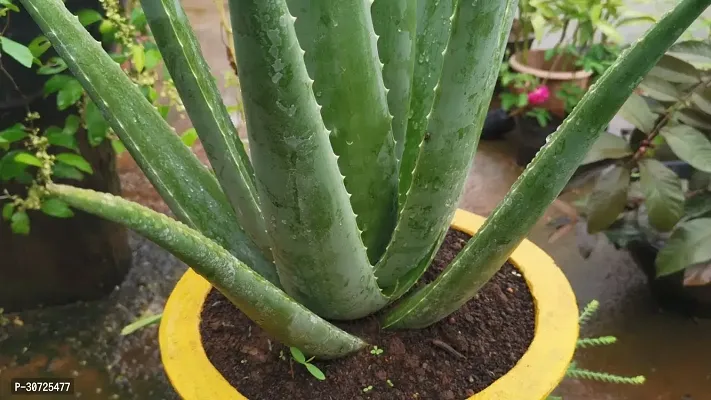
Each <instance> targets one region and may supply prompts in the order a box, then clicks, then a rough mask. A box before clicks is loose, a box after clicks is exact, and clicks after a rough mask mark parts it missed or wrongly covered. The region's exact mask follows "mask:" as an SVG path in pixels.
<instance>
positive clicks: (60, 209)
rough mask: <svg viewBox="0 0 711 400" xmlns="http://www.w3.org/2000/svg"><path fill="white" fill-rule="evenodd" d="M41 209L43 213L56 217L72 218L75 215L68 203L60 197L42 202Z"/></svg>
mask: <svg viewBox="0 0 711 400" xmlns="http://www.w3.org/2000/svg"><path fill="white" fill-rule="evenodd" d="M41 210H42V212H43V213H45V214H47V215H49V216H52V217H56V218H71V217H73V216H74V213H73V212H72V210H71V209H70V208H69V206H68V205H67V203H65V202H63V201H61V200H59V199H48V200H46V201H45V202H44V203H42V206H41Z"/></svg>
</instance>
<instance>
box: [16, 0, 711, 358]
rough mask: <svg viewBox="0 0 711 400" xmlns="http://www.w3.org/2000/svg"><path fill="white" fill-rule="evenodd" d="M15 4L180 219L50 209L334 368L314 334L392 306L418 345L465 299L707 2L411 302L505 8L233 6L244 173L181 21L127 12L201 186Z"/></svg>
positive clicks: (408, 0)
mask: <svg viewBox="0 0 711 400" xmlns="http://www.w3.org/2000/svg"><path fill="white" fill-rule="evenodd" d="M22 3H23V5H24V6H25V7H26V8H27V9H28V10H29V12H30V14H31V15H32V16H33V18H34V20H35V21H36V22H37V23H38V25H39V26H40V27H41V28H42V29H43V31H44V32H45V35H46V36H47V38H48V39H49V40H50V41H51V42H52V45H53V46H54V47H55V48H56V49H57V51H58V52H59V53H60V55H61V56H62V57H63V58H64V59H65V60H66V62H67V65H69V67H70V69H71V71H72V72H73V74H74V75H75V76H76V78H77V79H78V80H79V81H80V82H81V83H82V85H83V87H84V88H85V89H86V91H87V92H88V93H89V95H90V96H91V98H92V100H93V101H94V102H95V103H96V104H97V106H98V107H99V108H100V109H101V111H102V113H103V115H104V116H105V117H106V119H107V121H108V122H109V124H110V125H111V127H112V128H113V130H114V131H115V132H116V134H117V135H118V136H119V137H120V139H121V141H122V142H123V144H124V145H125V147H126V149H127V150H128V151H129V152H130V154H131V155H132V156H133V158H134V159H135V160H136V161H137V163H138V165H139V166H140V168H141V169H142V170H143V172H144V173H145V175H146V176H147V177H148V179H149V180H150V181H151V182H152V184H153V185H154V186H155V187H156V189H157V190H158V192H159V193H160V194H161V196H162V197H163V199H164V200H165V201H166V203H167V204H168V206H169V207H170V208H171V210H172V212H173V214H174V215H175V219H174V218H170V217H168V216H165V215H162V214H158V213H155V212H153V211H151V210H149V209H147V208H145V207H142V206H140V205H138V204H135V203H131V202H129V201H126V200H124V199H121V198H119V197H114V196H110V195H107V194H102V193H96V192H92V191H87V190H83V189H79V188H76V187H71V186H64V185H57V184H49V185H47V187H46V195H47V196H49V197H52V198H56V199H57V200H59V201H62V202H65V203H67V204H68V205H70V206H71V207H74V208H77V209H80V210H83V211H86V212H89V213H92V214H96V215H98V216H101V217H103V218H106V219H109V220H112V221H116V222H118V223H121V224H124V225H126V226H128V227H129V228H131V229H133V230H135V231H137V232H138V233H140V234H142V235H145V236H146V237H147V238H149V239H150V240H152V241H154V242H156V243H158V244H159V245H161V246H162V247H164V248H165V249H167V250H168V251H170V252H172V253H173V254H174V255H175V256H177V257H178V258H179V259H181V260H182V261H184V262H185V263H186V264H188V265H190V267H191V268H193V269H194V270H195V271H196V272H197V273H198V274H200V275H202V276H203V277H205V279H207V280H208V281H209V282H210V283H211V284H212V285H213V286H214V287H215V288H217V289H218V290H220V291H221V292H222V293H223V294H224V295H225V296H226V297H227V298H228V299H230V300H231V301H232V302H233V303H234V304H235V305H236V306H237V307H239V308H240V309H241V310H242V311H243V312H244V313H245V314H246V315H247V316H248V317H250V318H251V319H252V320H253V321H254V322H255V323H256V324H258V325H260V326H261V327H262V328H263V329H264V330H265V331H267V332H268V333H270V334H271V335H272V336H273V337H275V338H276V339H278V340H280V341H281V342H282V343H283V344H285V345H287V346H290V347H296V348H298V349H301V350H302V351H303V352H304V354H306V355H308V356H310V357H313V356H315V357H319V358H334V357H343V356H346V355H348V354H350V353H352V352H354V351H357V350H359V349H362V348H363V347H364V346H366V343H364V341H363V340H361V339H360V338H358V337H355V336H353V335H350V334H348V333H347V332H345V331H343V330H341V329H338V328H337V327H336V326H334V325H333V324H331V323H330V322H329V320H353V319H358V318H363V317H365V316H368V315H372V314H374V313H376V312H378V311H379V310H381V309H383V308H384V307H386V306H388V305H392V304H393V303H396V304H394V307H392V308H391V309H390V310H389V311H388V312H387V313H384V317H383V324H382V326H383V327H384V328H385V329H396V328H398V329H415V328H422V327H426V326H428V325H431V324H433V323H435V322H437V321H439V320H441V319H442V318H445V317H446V316H448V315H449V314H451V313H452V312H454V311H455V310H457V309H458V307H460V306H461V305H462V304H464V303H465V302H467V301H468V300H470V299H471V298H473V297H474V295H475V294H476V293H477V291H478V290H479V289H480V288H481V287H482V286H483V285H484V284H485V283H486V282H487V281H488V280H489V279H490V278H491V277H492V276H493V275H494V274H495V273H496V272H497V271H498V270H499V268H500V267H501V266H502V265H503V264H504V262H505V261H506V260H507V259H508V257H509V256H510V255H511V253H512V252H513V250H514V249H515V248H516V247H517V246H518V245H519V243H521V241H522V240H523V239H524V238H525V236H526V235H527V233H528V232H529V230H530V229H531V227H532V226H533V225H534V224H535V223H536V221H538V219H539V218H540V217H541V216H542V215H543V212H544V211H545V209H546V208H547V207H548V205H550V203H551V202H552V201H553V200H554V199H555V198H556V197H557V196H558V194H559V193H560V191H561V190H562V188H563V187H564V185H565V184H566V182H567V181H568V180H569V179H570V177H571V175H572V174H573V172H574V170H575V169H576V168H577V167H578V165H579V164H580V162H581V161H582V160H583V159H584V157H585V155H586V153H587V152H588V150H589V149H590V147H591V145H592V143H593V142H594V141H595V140H596V138H597V136H598V134H599V133H600V132H601V130H602V129H603V128H604V127H605V125H606V124H607V123H608V122H609V121H610V120H611V119H612V117H613V116H614V114H615V113H616V111H617V110H618V109H619V107H620V106H621V105H622V104H623V103H624V101H625V100H626V99H627V97H628V96H629V95H630V93H631V92H632V90H633V89H634V88H635V87H636V85H637V83H638V82H639V80H640V79H641V78H642V76H644V75H645V74H646V73H647V72H648V71H649V70H650V69H651V68H652V66H654V64H655V63H656V62H657V60H658V59H659V58H660V57H661V56H662V54H663V53H664V51H665V50H666V49H667V48H668V47H669V46H670V45H671V44H672V43H673V42H674V41H675V40H676V38H677V37H678V35H679V34H681V32H682V31H683V29H682V28H684V27H686V26H688V25H690V24H691V23H692V22H693V21H694V20H695V19H696V18H697V17H698V15H699V14H700V13H701V12H703V10H704V9H706V7H707V6H708V5H709V4H710V3H711V0H683V1H681V2H679V4H678V5H677V6H676V7H675V8H674V9H673V10H672V11H671V12H670V13H669V14H668V15H667V16H666V17H665V18H664V19H662V20H661V21H660V22H659V23H658V24H657V25H656V26H655V27H654V28H653V29H651V30H650V31H649V32H648V33H647V34H646V35H645V37H644V38H643V39H642V40H640V41H639V42H637V43H636V44H635V45H634V46H632V47H631V48H630V49H628V50H627V51H626V52H625V53H624V54H623V55H622V56H621V57H620V59H619V60H618V61H617V62H616V64H615V65H613V66H612V67H611V68H610V69H609V70H608V71H607V73H606V74H605V75H604V76H603V77H602V78H601V79H600V80H599V81H598V83H597V84H596V86H595V87H593V88H591V90H590V91H589V92H588V93H587V94H586V96H585V97H584V98H583V99H582V101H581V102H580V103H579V105H578V106H577V107H576V109H575V110H574V111H573V113H572V114H571V115H570V116H569V118H568V119H567V121H566V122H565V123H564V124H563V125H561V127H560V129H559V130H558V132H556V133H555V134H554V135H553V136H551V140H550V141H549V143H548V144H547V145H546V146H545V147H544V148H543V149H542V150H541V151H540V153H539V154H538V155H537V157H536V158H535V159H534V160H533V162H532V163H531V165H530V166H529V167H528V168H527V169H526V171H525V172H524V173H523V174H522V175H521V177H520V179H519V180H518V181H517V182H516V183H515V184H514V186H513V187H512V188H511V191H510V192H509V193H508V195H507V197H506V198H505V200H504V201H503V202H501V204H500V205H499V206H498V207H497V208H496V210H495V211H494V212H493V214H492V215H491V216H490V217H489V218H488V220H487V222H486V223H485V224H484V225H483V226H482V227H481V228H480V230H479V231H478V233H477V234H476V235H475V236H474V237H473V238H472V239H471V240H470V241H469V242H468V244H467V245H466V247H465V248H464V249H463V251H462V252H461V253H460V254H459V256H458V257H457V258H456V259H455V260H454V261H453V262H452V263H451V264H450V265H449V266H448V267H447V269H446V270H445V271H444V272H443V273H442V274H441V275H440V276H439V277H438V278H437V279H436V280H435V281H434V282H432V283H430V284H427V285H424V286H423V287H422V288H420V289H418V290H416V291H410V289H411V288H412V287H413V285H414V284H415V283H416V282H417V281H418V279H419V278H420V277H421V276H422V274H423V272H424V271H425V269H426V268H427V266H428V265H429V264H430V262H431V260H432V258H433V256H434V254H435V253H436V252H437V250H438V248H439V246H440V245H441V243H442V241H443V238H444V236H445V234H446V232H447V230H448V227H449V224H450V222H451V219H452V217H453V213H454V212H455V211H456V208H457V204H458V200H459V196H460V195H461V193H462V190H463V187H464V182H465V180H466V177H467V173H468V171H469V168H470V165H471V164H472V159H473V157H474V153H475V150H476V147H477V143H478V140H479V135H480V132H481V129H482V125H483V121H484V118H485V116H486V110H487V108H488V105H489V102H490V99H491V95H492V92H493V87H494V83H495V80H496V77H497V75H498V70H499V65H500V62H501V60H502V56H503V50H504V47H505V44H506V40H507V37H508V34H509V31H510V28H511V23H512V19H513V16H514V12H515V10H516V1H515V0H492V1H483V0H420V1H414V0H392V1H385V0H375V1H374V2H373V1H365V0H338V1H334V0H309V1H306V0H230V1H229V7H230V14H231V20H232V29H233V37H234V50H235V56H236V60H237V63H236V64H237V69H238V76H239V79H240V87H241V91H242V98H243V101H244V115H245V118H246V125H247V131H248V135H249V144H250V146H249V147H250V157H248V155H247V152H246V151H245V149H244V147H243V145H242V143H241V142H240V140H239V137H238V135H237V131H236V129H235V127H234V126H233V124H232V121H231V119H230V116H229V114H228V112H227V109H226V107H225V106H224V104H223V102H222V100H221V98H220V95H219V91H218V88H217V85H216V83H215V81H214V79H213V77H212V75H211V73H210V71H209V68H208V66H207V63H206V62H205V60H204V58H203V56H202V54H201V52H200V48H199V45H198V42H197V40H196V38H195V34H194V32H193V31H192V29H191V27H190V24H189V22H188V18H187V17H186V15H185V13H184V11H183V10H182V8H181V6H180V3H179V2H178V1H176V0H144V1H142V5H143V8H144V11H145V14H146V17H147V20H148V23H149V25H150V28H151V31H152V33H153V35H154V37H155V39H156V42H157V44H158V47H159V48H160V51H161V53H162V55H163V59H164V61H165V63H166V66H167V68H168V70H169V72H170V76H171V77H172V79H173V80H174V82H175V85H176V88H177V89H178V92H179V94H180V97H181V99H182V100H183V103H184V105H185V108H186V111H187V113H188V115H189V117H190V119H191V120H192V123H193V125H194V127H195V129H196V131H197V134H198V135H199V137H200V140H201V141H202V143H203V145H204V147H205V150H206V152H207V155H208V158H209V161H210V164H211V167H212V171H210V170H208V169H207V168H205V167H204V166H203V165H202V164H201V163H200V162H199V161H198V159H197V158H196V157H195V156H194V154H193V153H192V152H191V151H190V150H189V149H188V148H187V147H186V146H185V145H184V144H183V143H182V142H181V141H180V138H179V137H177V135H175V134H174V132H173V131H172V130H171V128H170V126H168V125H167V123H166V122H165V120H164V119H163V118H162V117H161V116H160V115H159V114H158V113H157V111H156V110H155V109H154V108H152V107H151V106H150V104H149V103H147V101H146V99H145V97H144V96H143V95H142V93H140V91H139V90H138V88H136V86H135V85H134V84H133V83H132V82H131V81H130V80H129V79H128V77H127V76H126V75H125V74H124V73H123V71H121V69H120V68H119V66H118V65H117V64H116V63H115V62H114V61H113V60H111V58H110V57H109V56H108V55H107V54H106V53H105V52H104V51H103V50H102V49H101V47H100V46H99V44H98V43H96V42H95V41H94V40H93V39H92V38H91V37H90V36H89V35H88V33H87V32H86V30H85V29H84V28H83V27H82V26H81V24H80V23H79V22H78V20H77V18H76V17H75V16H73V15H72V14H70V13H69V12H68V11H67V9H66V8H65V7H64V4H63V1H62V0H43V1H35V0H22ZM176 219H177V220H176Z"/></svg>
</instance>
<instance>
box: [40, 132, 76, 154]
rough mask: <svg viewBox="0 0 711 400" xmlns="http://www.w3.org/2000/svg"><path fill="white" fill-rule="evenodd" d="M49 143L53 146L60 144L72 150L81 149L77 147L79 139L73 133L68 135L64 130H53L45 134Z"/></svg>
mask: <svg viewBox="0 0 711 400" xmlns="http://www.w3.org/2000/svg"><path fill="white" fill-rule="evenodd" d="M45 137H46V138H47V141H48V142H49V144H51V145H53V146H60V147H64V148H67V149H70V150H79V148H78V147H77V140H76V138H75V137H74V136H72V135H67V134H64V133H62V132H52V133H48V134H47V135H45Z"/></svg>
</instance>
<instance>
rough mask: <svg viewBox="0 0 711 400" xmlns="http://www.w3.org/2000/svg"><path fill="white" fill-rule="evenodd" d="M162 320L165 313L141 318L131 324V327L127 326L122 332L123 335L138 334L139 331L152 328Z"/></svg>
mask: <svg viewBox="0 0 711 400" xmlns="http://www.w3.org/2000/svg"><path fill="white" fill-rule="evenodd" d="M161 318H163V313H160V314H155V315H149V316H147V317H143V318H139V319H137V320H136V321H134V322H132V323H130V324H129V325H126V326H125V327H124V328H123V329H122V330H121V335H123V336H125V335H130V334H132V333H133V332H136V331H137V330H139V329H142V328H145V327H147V326H151V325H154V324H157V323H158V322H160V320H161Z"/></svg>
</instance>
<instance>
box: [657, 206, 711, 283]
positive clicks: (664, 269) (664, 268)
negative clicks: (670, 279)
mask: <svg viewBox="0 0 711 400" xmlns="http://www.w3.org/2000/svg"><path fill="white" fill-rule="evenodd" d="M709 260H711V218H699V219H694V220H691V221H687V222H684V223H683V224H681V225H679V227H678V228H677V229H676V230H674V233H672V235H671V238H669V241H668V242H667V243H666V245H665V246H664V247H663V248H662V249H661V250H660V251H659V254H657V259H656V260H655V265H656V269H657V276H658V277H661V276H665V275H669V274H673V273H675V272H679V271H682V270H684V269H686V268H687V267H689V266H692V265H694V264H700V263H703V262H708V261H709Z"/></svg>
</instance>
